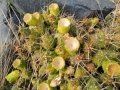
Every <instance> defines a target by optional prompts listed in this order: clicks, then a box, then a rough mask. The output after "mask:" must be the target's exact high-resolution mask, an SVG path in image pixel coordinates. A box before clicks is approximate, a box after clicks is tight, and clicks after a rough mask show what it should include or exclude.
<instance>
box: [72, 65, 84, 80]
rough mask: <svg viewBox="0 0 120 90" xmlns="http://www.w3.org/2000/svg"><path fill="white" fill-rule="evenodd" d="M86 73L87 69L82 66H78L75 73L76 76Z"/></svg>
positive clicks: (80, 76) (79, 76)
mask: <svg viewBox="0 0 120 90" xmlns="http://www.w3.org/2000/svg"><path fill="white" fill-rule="evenodd" d="M84 75H86V71H85V70H84V69H83V68H81V67H79V68H77V69H76V71H75V74H74V76H75V78H82V77H83V76H84Z"/></svg>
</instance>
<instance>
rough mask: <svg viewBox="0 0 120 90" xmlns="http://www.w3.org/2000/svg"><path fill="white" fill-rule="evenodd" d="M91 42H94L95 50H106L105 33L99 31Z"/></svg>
mask: <svg viewBox="0 0 120 90" xmlns="http://www.w3.org/2000/svg"><path fill="white" fill-rule="evenodd" d="M91 41H92V42H93V46H94V47H95V48H105V46H106V45H107V40H106V36H105V32H104V31H100V30H99V31H98V32H96V34H94V35H93V36H92V37H91Z"/></svg>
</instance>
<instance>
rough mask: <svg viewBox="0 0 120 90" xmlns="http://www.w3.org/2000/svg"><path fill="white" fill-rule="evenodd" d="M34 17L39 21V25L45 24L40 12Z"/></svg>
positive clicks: (34, 14) (35, 13)
mask: <svg viewBox="0 0 120 90" xmlns="http://www.w3.org/2000/svg"><path fill="white" fill-rule="evenodd" d="M32 15H33V17H34V18H35V19H36V20H37V21H38V23H43V17H42V15H41V14H40V13H39V12H34V13H33V14H32Z"/></svg>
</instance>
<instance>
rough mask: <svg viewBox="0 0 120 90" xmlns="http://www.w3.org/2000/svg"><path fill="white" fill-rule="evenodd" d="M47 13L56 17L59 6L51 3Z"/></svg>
mask: <svg viewBox="0 0 120 90" xmlns="http://www.w3.org/2000/svg"><path fill="white" fill-rule="evenodd" d="M49 11H50V14H51V15H54V16H58V15H59V13H60V10H59V5H58V4H57V3H52V4H50V5H49Z"/></svg>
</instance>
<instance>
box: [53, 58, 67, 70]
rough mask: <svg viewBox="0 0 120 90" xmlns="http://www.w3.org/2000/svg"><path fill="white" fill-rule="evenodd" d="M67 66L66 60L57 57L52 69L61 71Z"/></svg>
mask: <svg viewBox="0 0 120 90" xmlns="http://www.w3.org/2000/svg"><path fill="white" fill-rule="evenodd" d="M64 66H65V60H64V59H63V58H62V57H59V56H58V57H55V58H54V59H53V61H52V67H54V68H55V69H56V70H60V69H62V68H64Z"/></svg>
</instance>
